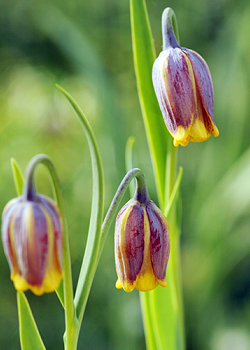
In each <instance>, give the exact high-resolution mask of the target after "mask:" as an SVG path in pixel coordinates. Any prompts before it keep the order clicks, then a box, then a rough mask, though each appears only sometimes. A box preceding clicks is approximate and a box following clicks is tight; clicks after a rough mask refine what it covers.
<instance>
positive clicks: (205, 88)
mask: <svg viewBox="0 0 250 350" xmlns="http://www.w3.org/2000/svg"><path fill="white" fill-rule="evenodd" d="M172 15H173V12H172V10H171V9H169V8H167V9H165V11H164V12H163V15H162V32H163V51H162V52H161V53H160V55H159V56H158V58H157V59H156V61H155V63H154V66H153V85H154V89H155V93H156V96H157V99H158V102H159V105H160V108H161V112H162V115H163V118H164V121H165V124H166V126H167V128H168V130H169V132H170V134H171V135H172V136H173V138H174V145H175V146H178V145H179V144H180V145H182V146H186V145H187V144H188V142H189V141H193V142H201V141H205V140H207V139H208V138H209V137H210V136H211V135H214V136H218V135H219V131H218V129H217V127H216V125H215V122H214V93H213V83H212V78H211V75H210V72H209V68H208V66H207V64H206V62H205V61H204V59H203V58H202V57H201V56H200V55H198V54H197V53H196V52H194V51H192V50H189V49H186V48H183V47H180V46H179V44H178V42H177V40H176V37H175V34H174V30H173V27H172V19H171V16H172Z"/></svg>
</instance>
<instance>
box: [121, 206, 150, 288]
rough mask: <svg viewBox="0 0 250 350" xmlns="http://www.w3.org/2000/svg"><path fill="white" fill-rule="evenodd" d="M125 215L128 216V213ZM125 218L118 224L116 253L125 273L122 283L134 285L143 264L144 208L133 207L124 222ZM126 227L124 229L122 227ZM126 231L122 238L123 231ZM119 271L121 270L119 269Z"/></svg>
mask: <svg viewBox="0 0 250 350" xmlns="http://www.w3.org/2000/svg"><path fill="white" fill-rule="evenodd" d="M123 215H126V211H125V212H124V214H123ZM122 219H123V217H122V216H120V219H119V220H118V221H117V223H116V229H115V231H116V232H115V235H116V252H117V253H118V255H117V258H118V260H117V263H118V264H121V265H122V266H120V270H122V271H123V276H119V277H120V278H122V281H125V280H127V281H129V282H130V283H133V282H134V281H135V280H136V278H137V276H138V274H139V272H140V269H141V266H142V263H143V252H144V211H143V208H142V207H141V206H140V205H138V204H136V205H133V208H132V210H131V211H130V213H129V215H128V217H127V218H126V221H125V222H123V220H122ZM122 225H124V227H123V228H122V227H120V226H122ZM122 229H123V230H124V232H123V235H124V237H121V234H120V233H121V230H122ZM118 270H119V268H118Z"/></svg>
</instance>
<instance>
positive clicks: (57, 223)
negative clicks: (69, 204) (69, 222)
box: [37, 194, 63, 268]
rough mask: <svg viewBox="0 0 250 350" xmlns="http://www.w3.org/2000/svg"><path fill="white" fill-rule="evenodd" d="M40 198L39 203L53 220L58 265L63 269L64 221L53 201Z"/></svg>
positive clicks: (43, 197)
mask: <svg viewBox="0 0 250 350" xmlns="http://www.w3.org/2000/svg"><path fill="white" fill-rule="evenodd" d="M37 197H38V203H39V204H40V205H42V207H43V208H44V209H45V210H46V211H47V212H48V214H49V217H50V218H51V220H52V224H53V229H54V240H55V241H54V242H55V249H54V252H55V253H56V256H57V260H58V263H59V265H60V267H61V268H62V242H63V237H62V234H63V233H62V221H61V217H60V214H59V212H58V211H57V210H56V207H55V205H56V204H55V203H53V201H52V200H50V199H49V198H48V197H45V196H43V195H41V194H39V195H37Z"/></svg>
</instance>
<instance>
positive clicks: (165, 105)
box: [152, 52, 177, 134]
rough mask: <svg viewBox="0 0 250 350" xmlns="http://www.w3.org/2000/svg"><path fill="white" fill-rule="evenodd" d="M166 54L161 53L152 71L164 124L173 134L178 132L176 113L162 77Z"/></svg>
mask: <svg viewBox="0 0 250 350" xmlns="http://www.w3.org/2000/svg"><path fill="white" fill-rule="evenodd" d="M165 57H166V54H165V52H161V53H160V55H159V57H158V58H157V59H156V60H155V62H154V65H153V71H152V79H153V85H154V89H155V94H156V97H157V99H158V103H159V106H160V109H161V112H162V115H163V119H164V122H165V124H166V127H167V128H168V130H169V131H170V132H171V133H172V134H173V133H175V132H176V130H177V125H176V121H175V117H174V113H173V111H172V109H171V106H170V104H169V100H168V96H167V92H166V89H165V86H164V83H163V78H164V77H162V76H161V64H162V60H163V59H165Z"/></svg>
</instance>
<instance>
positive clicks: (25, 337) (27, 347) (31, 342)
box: [17, 292, 46, 350]
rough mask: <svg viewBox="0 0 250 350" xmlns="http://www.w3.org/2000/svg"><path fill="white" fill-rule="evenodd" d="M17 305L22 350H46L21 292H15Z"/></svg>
mask: <svg viewBox="0 0 250 350" xmlns="http://www.w3.org/2000/svg"><path fill="white" fill-rule="evenodd" d="M17 305H18V317H19V329H20V342H21V348H22V350H34V349H35V350H46V348H45V346H44V344H43V341H42V338H41V336H40V334H39V331H38V328H37V325H36V322H35V320H34V317H33V315H32V312H31V309H30V306H29V303H28V300H27V299H26V296H25V294H24V293H23V292H17Z"/></svg>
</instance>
